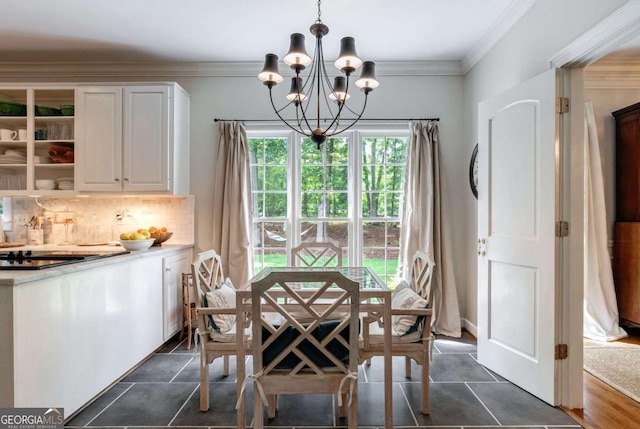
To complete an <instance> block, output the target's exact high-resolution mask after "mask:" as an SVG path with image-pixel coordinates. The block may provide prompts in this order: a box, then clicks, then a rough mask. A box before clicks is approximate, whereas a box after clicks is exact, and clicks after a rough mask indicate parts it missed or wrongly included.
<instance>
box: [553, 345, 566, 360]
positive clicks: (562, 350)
mask: <svg viewBox="0 0 640 429" xmlns="http://www.w3.org/2000/svg"><path fill="white" fill-rule="evenodd" d="M568 355H569V348H568V347H567V345H566V344H556V352H555V359H556V360H563V359H566V358H567V356H568Z"/></svg>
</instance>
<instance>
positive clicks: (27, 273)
mask: <svg viewBox="0 0 640 429" xmlns="http://www.w3.org/2000/svg"><path fill="white" fill-rule="evenodd" d="M191 248H193V245H192V244H166V243H164V244H162V246H155V247H154V246H152V247H151V248H149V249H147V250H138V251H135V252H130V253H128V254H126V255H118V256H110V257H106V258H100V259H93V260H89V261H82V262H76V263H73V264H68V265H63V266H60V267H51V268H45V269H41V270H0V286H17V285H20V284H23V283H28V282H33V281H36V280H42V279H47V278H51V277H56V276H59V275H62V274H69V273H75V272H79V271H84V270H88V269H93V268H97V267H101V266H108V265H113V264H119V263H122V262H124V261H130V260H134V259H138V258H148V257H156V256H163V255H165V254H170V253H173V252H176V251H178V250H181V249H191ZM1 250H2V252H3V253H8V252H10V251H14V252H17V251H23V252H25V251H27V250H32V251H58V252H59V251H74V252H86V253H91V252H108V251H113V252H118V251H122V250H125V249H124V248H123V247H121V246H76V245H64V246H60V245H55V244H45V245H41V246H21V247H9V248H3V249H1Z"/></svg>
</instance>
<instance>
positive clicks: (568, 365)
mask: <svg viewBox="0 0 640 429" xmlns="http://www.w3.org/2000/svg"><path fill="white" fill-rule="evenodd" d="M639 35H640V0H631V1H629V2H628V3H626V4H625V5H623V6H622V7H620V8H619V9H618V10H616V11H615V12H614V13H613V14H611V15H609V16H608V17H606V18H605V19H604V20H602V21H601V22H600V23H599V24H597V25H596V26H594V27H592V28H591V29H590V30H588V31H587V32H585V33H584V34H583V35H582V36H580V37H578V38H577V39H576V40H574V41H573V42H572V43H570V44H569V45H567V46H566V47H565V48H563V49H562V50H560V51H559V52H558V53H556V54H555V55H554V56H552V57H551V58H550V60H549V65H550V68H558V69H561V71H562V73H561V75H562V82H561V85H562V90H563V92H564V94H566V96H568V97H569V98H570V100H571V106H572V107H571V108H570V111H569V114H567V115H563V116H562V119H561V123H560V124H556V125H557V126H560V127H561V134H560V138H562V139H563V141H564V142H565V144H564V146H563V148H564V151H565V153H564V154H565V166H566V167H567V168H565V169H564V170H565V172H566V173H565V176H564V177H563V183H562V187H563V191H564V192H562V194H563V195H564V201H563V204H564V207H565V208H567V209H568V212H567V213H566V214H568V220H569V222H570V226H571V228H570V233H569V237H568V238H567V240H568V243H567V245H566V246H564V249H563V255H562V256H563V261H564V262H563V264H562V267H561V270H560V273H558V275H561V276H562V279H563V282H562V284H564V285H565V286H564V287H563V289H562V291H561V292H560V293H561V295H562V296H561V300H562V304H561V307H559V310H561V315H560V316H561V318H559V319H558V320H559V323H560V327H559V339H560V342H561V343H565V344H567V345H568V348H569V354H568V357H567V359H565V360H562V361H560V362H561V363H560V365H561V370H560V376H561V381H560V389H561V391H560V395H561V403H562V405H563V406H565V407H568V408H571V409H576V408H583V375H582V374H583V353H582V350H583V338H582V331H583V328H582V326H583V317H584V309H583V299H584V275H583V268H584V238H583V237H584V198H583V186H584V185H583V184H584V174H585V173H584V165H583V162H584V161H583V156H584V150H585V147H584V109H583V108H582V107H581V106H584V80H583V69H584V67H585V66H587V65H589V64H591V63H593V62H595V61H596V60H599V59H600V58H602V57H604V56H605V55H607V54H609V53H611V52H613V51H615V50H616V49H618V48H620V47H621V46H622V45H623V44H624V43H626V42H628V41H630V40H632V39H633V38H635V37H638V36H639ZM572 237H573V239H572Z"/></svg>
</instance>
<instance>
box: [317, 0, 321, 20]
mask: <svg viewBox="0 0 640 429" xmlns="http://www.w3.org/2000/svg"><path fill="white" fill-rule="evenodd" d="M320 15H322V11H321V10H320V0H318V19H316V22H322V20H321V19H320Z"/></svg>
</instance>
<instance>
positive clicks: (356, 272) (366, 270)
mask: <svg viewBox="0 0 640 429" xmlns="http://www.w3.org/2000/svg"><path fill="white" fill-rule="evenodd" d="M276 272H277V273H291V272H310V273H318V275H319V277H320V276H321V275H322V273H323V272H339V273H340V274H342V275H343V276H345V277H346V278H348V279H349V280H352V281H354V282H358V283H359V284H360V291H362V292H366V291H388V290H389V289H388V288H387V285H385V284H384V282H383V281H382V280H380V277H378V275H377V274H376V273H375V272H374V271H373V270H372V269H371V268H370V267H267V268H264V269H262V270H261V271H260V272H259V273H258V274H256V275H255V276H254V277H253V278H252V279H251V280H250V281H249V283H254V282H258V281H260V280H263V279H264V278H265V277H267V276H268V275H269V274H271V273H276ZM320 282H321V280H320V279H319V280H318V282H305V283H303V284H301V287H303V288H309V289H313V288H315V287H316V285H318V284H319V283H320Z"/></svg>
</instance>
